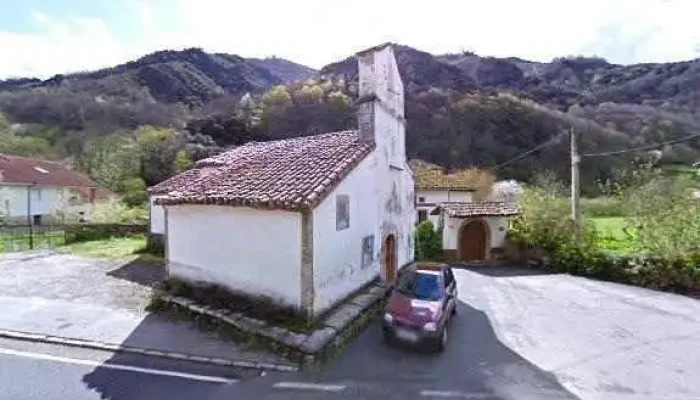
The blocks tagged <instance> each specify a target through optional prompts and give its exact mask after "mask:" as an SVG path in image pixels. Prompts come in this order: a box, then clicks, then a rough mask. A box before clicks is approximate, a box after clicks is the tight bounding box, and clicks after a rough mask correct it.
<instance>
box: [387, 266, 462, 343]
mask: <svg viewBox="0 0 700 400" xmlns="http://www.w3.org/2000/svg"><path fill="white" fill-rule="evenodd" d="M456 298H457V283H456V282H455V278H454V275H453V274H452V269H450V267H449V266H447V265H424V266H418V267H415V268H412V269H410V270H408V271H406V272H405V273H403V274H402V275H401V277H400V278H399V282H398V284H397V285H396V288H395V289H394V291H393V292H392V294H391V297H390V298H389V303H388V305H387V308H386V310H385V313H384V318H383V335H384V339H385V340H386V341H387V342H391V341H393V340H398V341H401V342H404V343H409V344H413V345H422V344H426V345H429V346H430V347H432V348H434V349H436V350H438V351H442V350H443V349H444V348H445V345H446V344H447V323H448V322H449V320H450V318H451V317H452V316H453V315H455V314H456V313H457V300H456Z"/></svg>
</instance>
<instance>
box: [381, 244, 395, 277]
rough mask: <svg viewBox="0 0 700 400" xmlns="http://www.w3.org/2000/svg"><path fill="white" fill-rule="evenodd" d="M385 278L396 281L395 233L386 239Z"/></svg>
mask: <svg viewBox="0 0 700 400" xmlns="http://www.w3.org/2000/svg"><path fill="white" fill-rule="evenodd" d="M382 261H383V263H382V264H384V279H385V280H386V281H387V282H394V280H395V279H396V264H397V259H396V239H395V238H394V235H389V236H387V237H386V240H385V241H384V260H382Z"/></svg>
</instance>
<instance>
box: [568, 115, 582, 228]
mask: <svg viewBox="0 0 700 400" xmlns="http://www.w3.org/2000/svg"><path fill="white" fill-rule="evenodd" d="M570 132H571V219H573V220H574V224H575V225H576V229H577V230H578V229H580V228H581V207H580V204H579V198H580V195H581V184H580V180H579V164H580V163H581V156H580V155H579V154H578V141H577V139H578V133H577V132H576V129H574V128H573V127H571V130H570Z"/></svg>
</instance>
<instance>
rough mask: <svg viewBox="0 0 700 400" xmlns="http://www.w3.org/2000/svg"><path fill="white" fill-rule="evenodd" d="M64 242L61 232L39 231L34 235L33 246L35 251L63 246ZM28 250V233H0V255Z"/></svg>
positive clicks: (63, 234) (63, 235) (64, 238)
mask: <svg viewBox="0 0 700 400" xmlns="http://www.w3.org/2000/svg"><path fill="white" fill-rule="evenodd" d="M65 240H66V237H65V233H64V232H62V231H52V232H41V231H39V232H37V233H35V235H34V240H33V246H34V249H35V250H38V249H50V248H52V247H56V246H60V245H63V243H64V242H65ZM28 250H30V246H29V234H28V232H27V233H26V234H24V233H21V234H9V233H0V253H5V252H16V251H28Z"/></svg>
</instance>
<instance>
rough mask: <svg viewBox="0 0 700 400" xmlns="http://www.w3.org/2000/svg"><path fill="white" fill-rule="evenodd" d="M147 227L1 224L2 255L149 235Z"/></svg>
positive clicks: (0, 241) (0, 248)
mask: <svg viewBox="0 0 700 400" xmlns="http://www.w3.org/2000/svg"><path fill="white" fill-rule="evenodd" d="M147 230H148V227H147V226H146V225H122V224H79V225H0V253H9V252H19V251H27V250H39V249H53V248H55V247H58V246H61V245H64V244H70V243H75V242H85V241H89V240H99V239H109V238H111V237H123V236H130V235H135V234H145V233H146V232H147Z"/></svg>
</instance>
